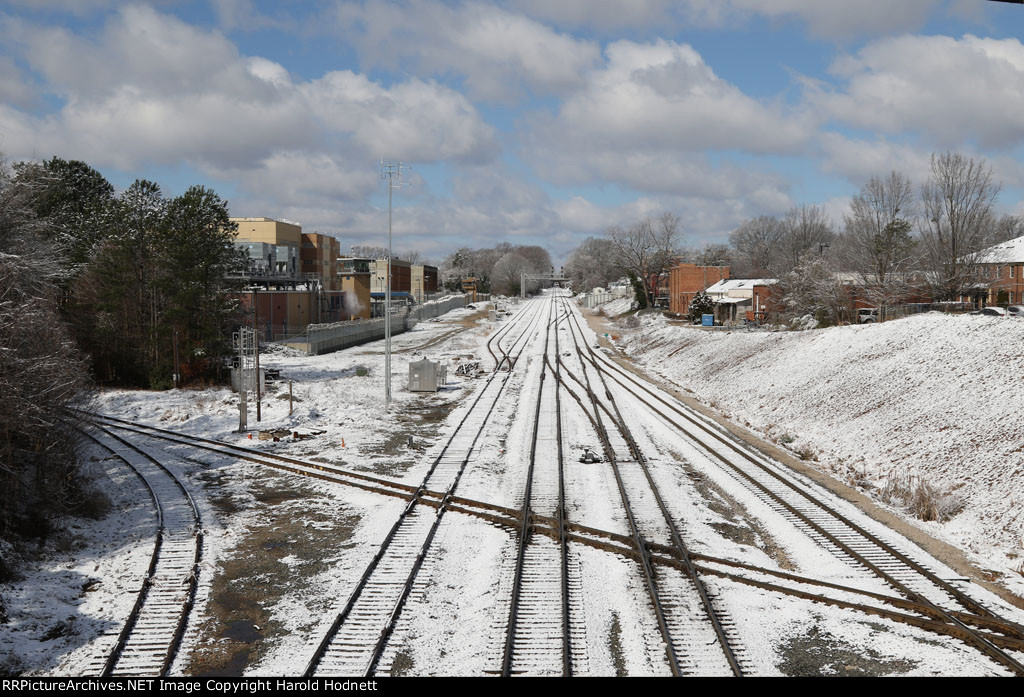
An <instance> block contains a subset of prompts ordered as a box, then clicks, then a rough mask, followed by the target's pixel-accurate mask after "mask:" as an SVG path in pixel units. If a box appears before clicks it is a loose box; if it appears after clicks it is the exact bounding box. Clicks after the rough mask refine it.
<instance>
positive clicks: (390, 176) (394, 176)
mask: <svg viewBox="0 0 1024 697" xmlns="http://www.w3.org/2000/svg"><path fill="white" fill-rule="evenodd" d="M402 166H403V165H402V163H401V162H385V161H384V160H381V161H380V178H381V179H385V180H387V182H388V277H387V283H386V287H385V291H384V408H385V409H387V408H390V407H391V195H392V193H393V192H394V190H395V188H396V187H399V186H401V185H402Z"/></svg>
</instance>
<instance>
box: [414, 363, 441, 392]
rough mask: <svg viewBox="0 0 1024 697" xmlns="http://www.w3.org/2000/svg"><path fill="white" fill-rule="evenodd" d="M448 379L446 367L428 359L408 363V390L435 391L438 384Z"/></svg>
mask: <svg viewBox="0 0 1024 697" xmlns="http://www.w3.org/2000/svg"><path fill="white" fill-rule="evenodd" d="M447 381H448V368H447V367H446V366H443V365H441V364H440V363H435V362H434V361H428V360H427V359H426V358H424V359H423V360H422V361H413V362H412V363H410V364H409V391H410V392H437V387H438V385H444V384H445V383H446V382H447Z"/></svg>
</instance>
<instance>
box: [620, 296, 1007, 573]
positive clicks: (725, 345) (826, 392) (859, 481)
mask: <svg viewBox="0 0 1024 697" xmlns="http://www.w3.org/2000/svg"><path fill="white" fill-rule="evenodd" d="M619 346H620V348H622V349H624V350H625V351H626V352H627V353H628V354H630V355H631V356H632V357H633V358H634V359H635V360H636V361H637V362H638V363H639V364H641V365H643V366H645V367H646V368H647V370H648V371H649V372H651V373H652V374H656V375H661V376H662V377H665V378H667V379H669V380H671V381H672V382H674V383H676V384H677V385H679V386H680V387H682V388H684V389H686V390H689V391H691V392H692V393H693V394H694V396H696V397H697V398H698V399H700V400H701V401H703V402H705V403H708V404H710V405H711V406H713V407H716V408H717V409H718V410H720V411H722V412H725V413H726V414H728V415H730V416H731V418H732V419H733V420H735V421H738V422H740V423H744V424H746V425H748V426H749V427H750V428H752V429H753V430H755V431H757V432H760V433H761V434H763V435H765V436H767V437H768V438H770V439H772V440H774V441H775V442H777V443H779V444H781V445H784V446H785V447H787V448H788V449H789V450H791V451H792V452H794V453H797V454H798V455H799V456H800V457H802V458H803V459H808V460H812V461H813V460H816V461H817V466H818V467H820V468H821V469H823V470H825V471H830V472H832V473H833V474H834V475H835V476H837V477H838V478H840V479H842V480H844V481H846V482H848V483H850V484H854V485H857V486H859V487H860V488H862V489H864V490H867V491H868V492H869V493H870V494H871V495H872V496H874V497H876V498H878V499H885V498H887V497H886V496H885V493H886V487H887V486H888V487H889V488H890V489H896V488H899V486H898V485H900V484H905V483H907V482H913V483H917V482H920V481H924V482H926V483H928V484H929V485H931V486H932V487H934V488H935V489H936V490H937V492H938V496H936V497H935V499H936V500H937V502H938V504H939V507H940V508H942V509H944V510H943V511H941V512H942V513H946V514H949V513H952V514H953V515H952V517H951V518H949V519H948V520H947V521H946V522H943V523H939V522H931V523H921V521H918V523H919V524H921V525H922V526H924V527H926V528H928V530H929V532H931V533H933V534H935V535H936V536H938V537H943V538H945V539H947V540H949V541H951V542H953V543H954V544H956V545H957V546H960V547H961V548H963V549H965V550H966V551H968V552H970V553H973V554H974V555H976V557H978V558H980V560H982V561H983V563H984V564H986V565H988V567H989V568H992V569H995V570H998V571H1000V572H1002V573H1003V574H1006V578H1007V579H1012V580H1013V581H1014V584H1013V585H1016V586H1017V588H1018V591H1019V589H1020V587H1021V584H1020V581H1021V578H1020V576H1019V575H1018V574H1021V573H1022V560H1024V350H1022V349H1024V321H1019V320H1015V319H997V318H991V317H981V316H969V315H961V316H947V315H940V314H937V313H929V314H926V315H919V316H916V317H911V318H908V319H904V320H898V321H893V322H886V323H883V324H878V325H864V326H848V327H836V328H831V329H823V330H813V331H803V332H763V331H749V332H748V331H744V330H737V331H704V330H701V329H698V328H694V327H687V326H681V325H679V324H677V323H670V322H668V321H667V320H665V319H664V318H663V317H660V316H658V317H648V318H645V319H644V320H643V323H642V325H641V327H640V328H639V329H637V330H635V331H632V332H624V336H623V337H622V339H621V340H620V342H619ZM961 506H962V510H960V507H961ZM957 511H959V512H957Z"/></svg>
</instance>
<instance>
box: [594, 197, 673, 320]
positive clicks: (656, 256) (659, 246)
mask: <svg viewBox="0 0 1024 697" xmlns="http://www.w3.org/2000/svg"><path fill="white" fill-rule="evenodd" d="M607 234H608V238H609V239H610V240H611V242H612V245H613V246H614V248H615V253H616V255H617V256H618V260H619V263H620V264H621V265H622V267H623V268H624V269H625V270H626V271H631V272H632V273H633V274H634V275H635V276H636V278H637V279H638V281H639V282H640V284H641V285H642V287H643V291H644V294H645V295H646V296H647V299H648V305H653V304H654V298H655V294H656V293H657V290H658V286H659V285H660V283H661V281H662V278H663V277H664V276H665V274H667V273H668V269H669V268H670V267H671V266H673V265H674V264H676V263H677V262H678V260H679V257H680V255H681V253H682V232H681V231H680V229H679V216H677V215H675V214H674V213H668V212H665V213H662V214H661V215H660V216H659V217H658V219H657V220H653V221H652V220H651V219H650V218H645V219H644V220H642V221H640V222H638V223H636V224H634V225H632V226H631V227H630V228H629V229H628V230H624V229H622V228H620V227H618V226H613V227H610V228H608V232H607Z"/></svg>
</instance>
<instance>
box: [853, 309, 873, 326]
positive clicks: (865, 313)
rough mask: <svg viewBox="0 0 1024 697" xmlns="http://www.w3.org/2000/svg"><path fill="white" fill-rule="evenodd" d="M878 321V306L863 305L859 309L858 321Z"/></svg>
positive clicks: (866, 322) (862, 322) (861, 322)
mask: <svg viewBox="0 0 1024 697" xmlns="http://www.w3.org/2000/svg"><path fill="white" fill-rule="evenodd" d="M877 321H878V308H877V307H862V308H860V309H859V310H857V322H858V323H860V324H868V323H870V322H877Z"/></svg>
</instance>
